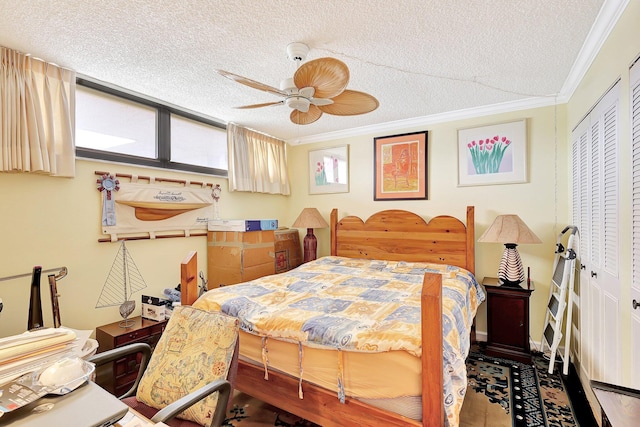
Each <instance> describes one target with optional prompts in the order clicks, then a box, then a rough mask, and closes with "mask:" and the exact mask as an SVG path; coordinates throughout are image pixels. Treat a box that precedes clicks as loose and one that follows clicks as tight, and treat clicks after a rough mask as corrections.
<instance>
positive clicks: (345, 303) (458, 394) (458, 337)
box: [194, 256, 485, 425]
mask: <svg viewBox="0 0 640 427" xmlns="http://www.w3.org/2000/svg"><path fill="white" fill-rule="evenodd" d="M426 272H431V273H439V274H441V275H442V279H443V290H442V296H443V317H442V320H443V335H444V380H445V384H444V392H445V409H446V411H447V415H448V418H449V423H450V424H451V425H457V416H458V414H459V412H460V408H461V407H462V400H463V398H464V394H465V390H466V385H467V384H466V382H467V376H466V367H465V359H466V357H467V354H468V352H469V346H470V330H471V325H472V322H473V318H474V316H475V314H476V310H477V308H478V305H479V304H480V303H481V302H482V301H483V300H484V298H485V296H484V293H483V291H482V288H481V287H480V285H479V284H478V282H477V281H476V279H475V277H474V276H473V275H472V274H471V273H470V272H468V271H467V270H464V269H462V268H459V267H455V266H449V265H441V264H431V263H417V262H403V261H382V260H365V259H353V258H343V257H333V256H330V257H323V258H320V259H318V260H316V261H312V262H309V263H305V264H303V265H301V266H300V267H298V268H296V269H293V270H290V271H288V272H285V273H281V274H277V275H274V276H266V277H262V278H260V279H256V280H253V281H250V282H246V283H242V284H237V285H232V286H226V287H222V288H218V289H214V290H211V291H208V292H207V293H205V294H204V295H203V296H202V297H200V299H199V300H198V301H196V303H195V304H194V306H195V307H198V308H202V309H207V310H219V311H223V312H224V313H227V314H229V315H232V316H235V317H237V318H238V319H239V321H240V328H241V329H243V330H244V331H245V332H248V333H252V334H255V335H258V336H261V337H266V338H277V339H279V340H284V341H290V342H293V343H297V344H299V345H304V346H309V347H319V348H334V349H338V350H342V351H359V352H384V351H396V350H401V351H407V352H409V353H410V354H412V355H415V356H417V357H420V355H421V354H422V351H423V349H422V343H421V339H420V336H421V325H420V320H421V316H420V293H421V290H422V283H423V278H424V274H425V273H426ZM427 351H428V349H427ZM338 389H339V390H342V388H341V384H338ZM339 397H340V398H341V400H343V399H344V392H343V391H342V392H340V391H339Z"/></svg>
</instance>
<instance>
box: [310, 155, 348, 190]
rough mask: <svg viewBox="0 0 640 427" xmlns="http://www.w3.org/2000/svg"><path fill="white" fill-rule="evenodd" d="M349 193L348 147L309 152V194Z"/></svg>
mask: <svg viewBox="0 0 640 427" xmlns="http://www.w3.org/2000/svg"><path fill="white" fill-rule="evenodd" d="M348 192H349V146H348V145H342V146H339V147H331V148H322V149H320V150H311V151H309V194H325V193H348Z"/></svg>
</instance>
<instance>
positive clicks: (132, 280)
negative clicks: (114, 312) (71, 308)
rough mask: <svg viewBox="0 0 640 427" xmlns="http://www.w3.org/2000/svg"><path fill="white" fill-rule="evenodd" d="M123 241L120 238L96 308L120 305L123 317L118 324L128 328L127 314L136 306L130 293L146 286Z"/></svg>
mask: <svg viewBox="0 0 640 427" xmlns="http://www.w3.org/2000/svg"><path fill="white" fill-rule="evenodd" d="M124 242H125V241H124V240H122V242H121V244H120V249H119V250H118V253H117V254H116V257H115V259H114V260H113V265H112V266H111V270H109V275H108V276H107V280H106V281H105V282H104V286H103V287H102V292H101V293H100V297H99V298H98V302H97V304H96V308H103V307H114V306H120V315H121V316H122V318H123V319H124V320H123V321H121V322H120V326H121V327H123V328H128V327H130V326H131V325H133V321H132V320H129V315H130V314H131V313H133V310H134V309H135V307H136V303H135V301H133V300H132V299H131V295H132V294H134V293H135V292H138V291H141V290H142V289H144V288H146V287H147V284H146V283H145V281H144V279H143V278H142V275H141V274H140V271H139V270H138V267H136V263H135V262H134V261H133V258H132V257H131V254H130V253H129V251H128V250H127V246H126V245H125V243H124Z"/></svg>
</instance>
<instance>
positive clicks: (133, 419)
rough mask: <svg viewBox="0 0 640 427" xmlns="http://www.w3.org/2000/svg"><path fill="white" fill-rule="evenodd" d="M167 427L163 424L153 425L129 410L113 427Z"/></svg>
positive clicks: (132, 410)
mask: <svg viewBox="0 0 640 427" xmlns="http://www.w3.org/2000/svg"><path fill="white" fill-rule="evenodd" d="M163 426H164V427H168V426H167V425H166V424H165V423H157V424H154V423H152V422H151V421H149V420H148V419H146V418H145V417H143V416H142V415H140V414H139V413H138V412H136V411H135V410H134V409H129V412H128V413H127V415H125V416H124V417H123V418H122V419H121V420H120V421H118V422H117V423H115V424H114V427H163Z"/></svg>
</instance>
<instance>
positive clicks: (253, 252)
mask: <svg viewBox="0 0 640 427" xmlns="http://www.w3.org/2000/svg"><path fill="white" fill-rule="evenodd" d="M274 240H275V237H274V231H273V230H266V231H251V232H232V231H209V232H208V233H207V261H208V271H209V289H213V288H217V287H219V286H224V285H232V284H235V283H240V282H246V281H247V280H252V279H257V278H258V277H262V276H267V275H269V274H274V273H275V262H274Z"/></svg>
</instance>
